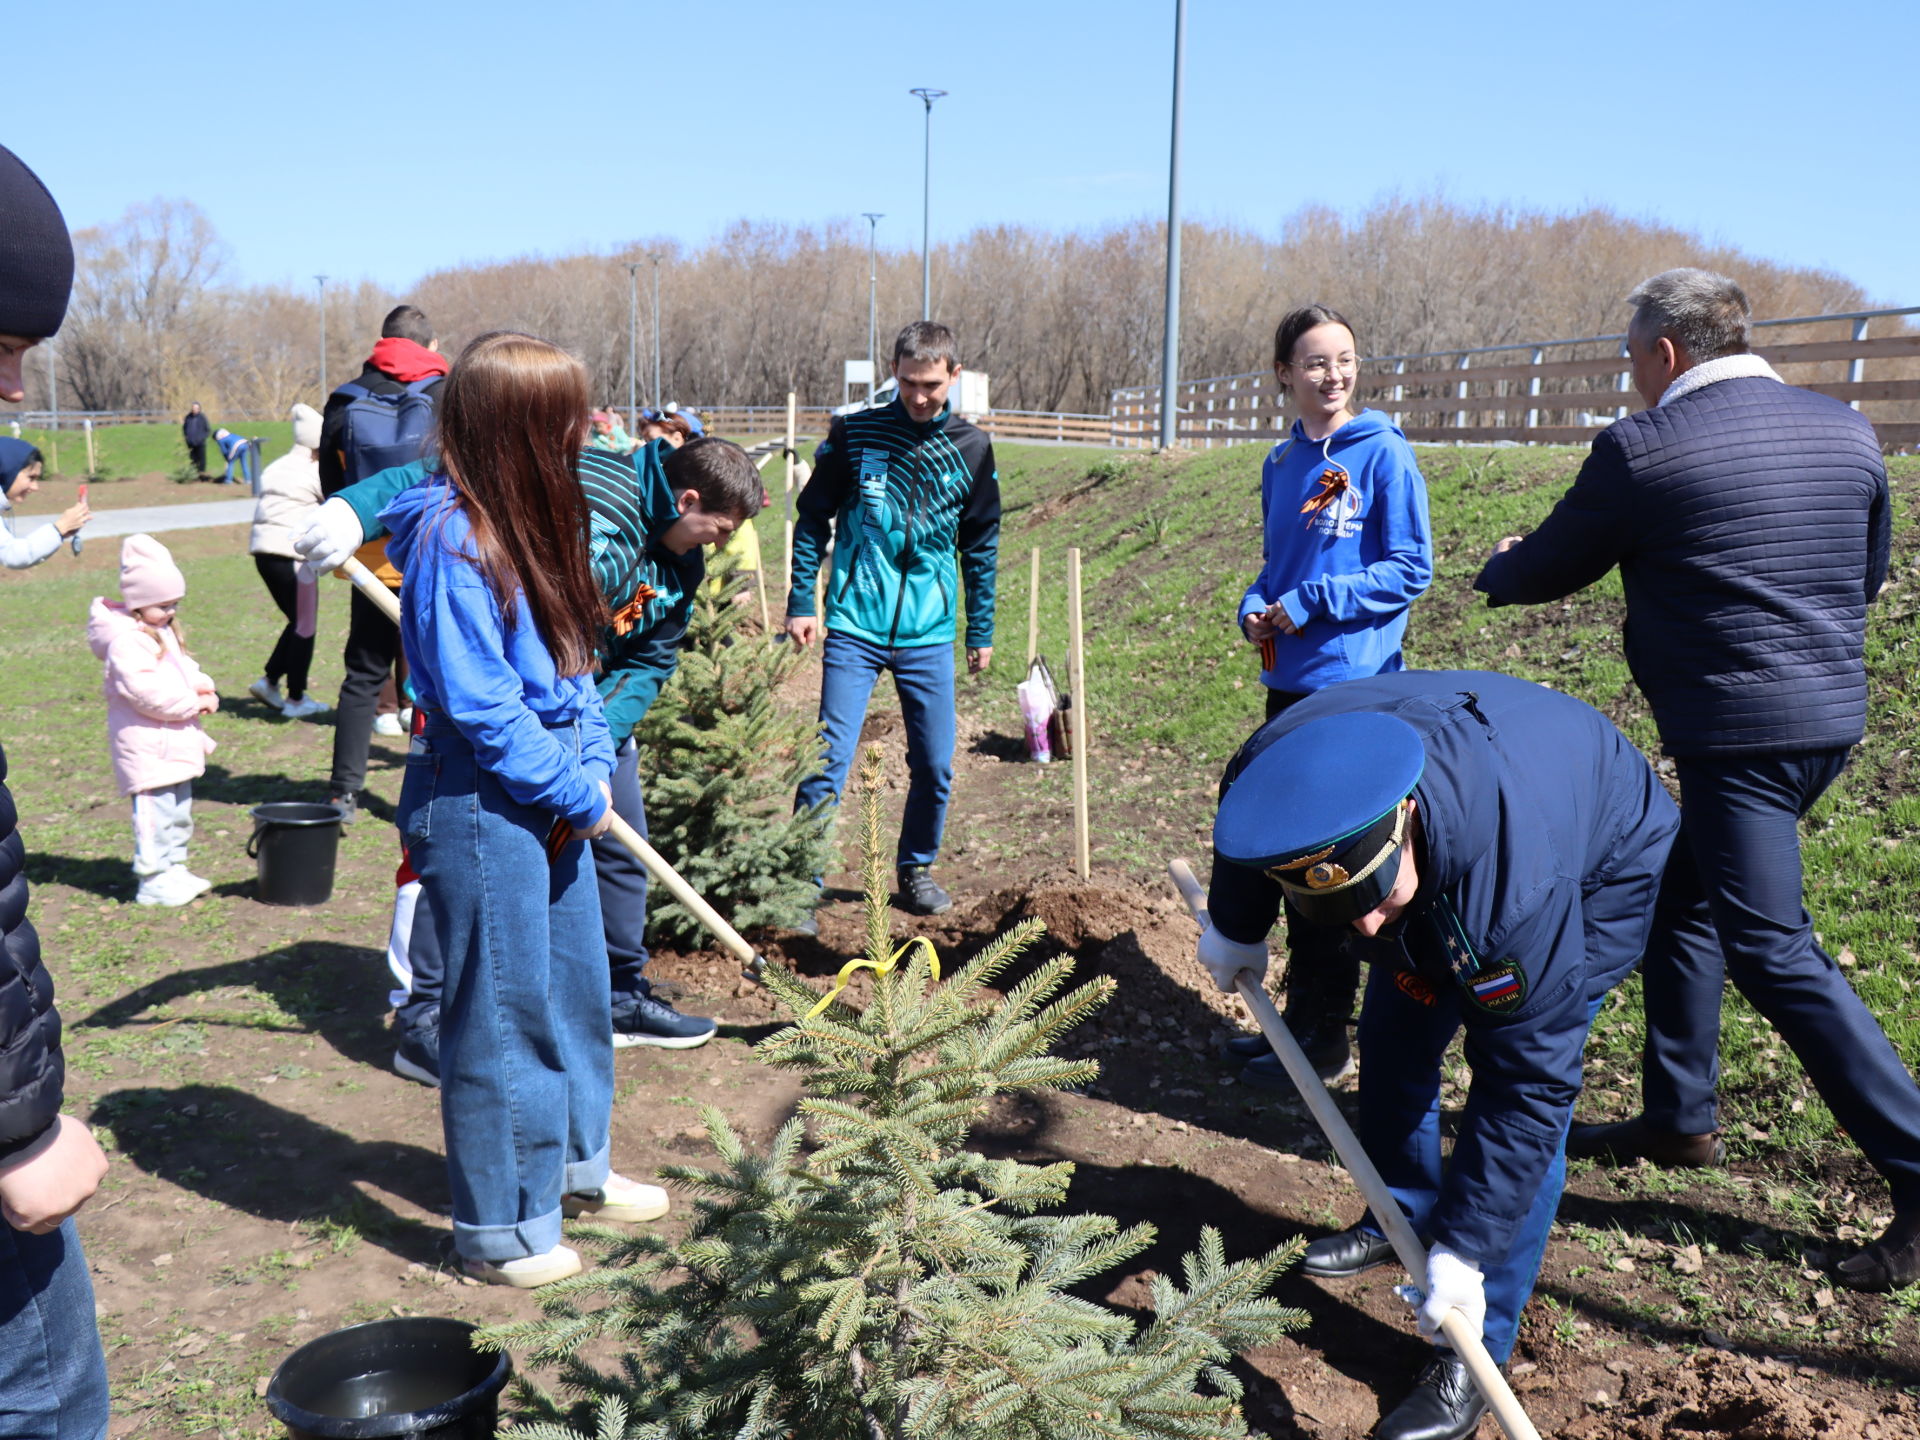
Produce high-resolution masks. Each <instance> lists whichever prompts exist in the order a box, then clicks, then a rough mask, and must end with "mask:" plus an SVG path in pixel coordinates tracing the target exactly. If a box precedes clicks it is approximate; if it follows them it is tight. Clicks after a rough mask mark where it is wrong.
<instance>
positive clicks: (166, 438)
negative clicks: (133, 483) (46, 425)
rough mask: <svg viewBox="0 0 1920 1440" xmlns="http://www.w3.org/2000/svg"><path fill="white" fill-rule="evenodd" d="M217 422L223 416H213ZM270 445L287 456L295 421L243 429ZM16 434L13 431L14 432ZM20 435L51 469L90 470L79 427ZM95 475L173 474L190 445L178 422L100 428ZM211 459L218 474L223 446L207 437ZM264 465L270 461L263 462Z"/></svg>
mask: <svg viewBox="0 0 1920 1440" xmlns="http://www.w3.org/2000/svg"><path fill="white" fill-rule="evenodd" d="M213 423H214V425H215V426H218V425H219V424H220V420H219V418H218V417H217V416H216V417H213ZM240 428H241V430H242V431H243V432H244V433H245V434H247V435H251V436H256V437H258V438H260V439H262V440H264V441H266V444H265V445H263V446H262V447H261V454H262V456H263V457H264V459H265V460H271V459H273V458H274V457H275V456H277V455H284V454H286V452H287V451H288V450H289V449H290V448H291V447H292V445H293V422H292V421H290V420H275V421H269V422H267V423H264V424H250V425H245V426H242V427H240ZM9 433H11V432H9ZM20 438H21V439H22V440H25V441H27V442H28V443H30V444H33V445H37V446H39V447H40V451H41V453H42V454H43V455H46V456H47V457H48V460H49V463H48V465H47V469H48V470H49V471H51V472H52V473H54V474H56V475H64V476H66V477H67V478H69V479H74V480H78V479H80V478H82V475H83V473H84V472H85V470H86V468H87V441H86V436H85V435H84V434H82V432H80V431H78V430H69V429H62V430H59V431H57V432H56V431H50V430H38V429H32V428H27V429H23V430H21V432H20ZM93 448H94V465H95V469H94V473H95V475H97V476H99V477H101V478H107V477H112V478H115V479H118V478H120V477H121V476H132V475H145V474H149V473H152V472H154V471H159V472H160V473H162V474H167V475H171V474H173V472H174V471H176V470H178V469H180V467H181V466H183V465H185V464H186V463H187V447H186V445H185V443H184V442H183V441H182V440H181V439H180V426H179V424H178V422H174V423H172V424H163V425H109V426H103V427H102V428H101V429H99V430H96V431H94V436H93ZM207 460H208V463H209V464H211V465H212V467H213V473H214V474H216V475H218V474H219V473H220V469H221V464H222V462H221V459H220V447H219V446H218V445H215V444H214V443H213V441H212V439H211V438H209V439H208V441H207ZM263 463H264V462H263Z"/></svg>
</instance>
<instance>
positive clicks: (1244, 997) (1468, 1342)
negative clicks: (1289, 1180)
mask: <svg viewBox="0 0 1920 1440" xmlns="http://www.w3.org/2000/svg"><path fill="white" fill-rule="evenodd" d="M1077 703H1078V702H1076V704H1077ZM1167 871H1168V873H1169V874H1170V875H1172V876H1173V883H1174V888H1176V889H1177V890H1179V892H1180V898H1181V899H1183V900H1185V901H1186V902H1187V909H1188V910H1189V911H1191V912H1192V914H1193V918H1194V921H1195V923H1196V924H1198V925H1199V926H1200V928H1201V929H1202V930H1204V929H1206V928H1207V897H1206V892H1205V891H1203V890H1201V888H1200V882H1199V881H1198V880H1196V879H1195V878H1194V874H1193V867H1192V866H1190V865H1188V864H1187V862H1186V861H1184V860H1175V861H1172V862H1171V863H1169V864H1168V866H1167ZM1236 988H1237V989H1238V991H1239V995H1240V1001H1241V1003H1242V1004H1243V1005H1245V1006H1246V1007H1247V1011H1248V1013H1249V1014H1251V1015H1252V1016H1253V1018H1254V1019H1255V1020H1257V1021H1259V1022H1260V1033H1261V1034H1263V1035H1265V1036H1266V1037H1267V1044H1269V1045H1271V1046H1272V1047H1273V1053H1274V1054H1275V1055H1277V1056H1278V1057H1279V1058H1280V1063H1281V1065H1282V1066H1284V1067H1285V1069H1286V1072H1287V1078H1288V1079H1289V1080H1291V1081H1293V1088H1294V1089H1296V1090H1298V1091H1299V1092H1300V1098H1301V1099H1302V1100H1304V1101H1306V1102H1307V1109H1308V1110H1310V1111H1311V1112H1312V1113H1313V1118H1314V1121H1315V1123H1316V1124H1318V1125H1319V1126H1320V1133H1321V1134H1323V1135H1325V1136H1326V1137H1327V1143H1328V1144H1329V1145H1331V1146H1333V1153H1334V1154H1336V1155H1338V1156H1339V1157H1340V1163H1341V1164H1342V1165H1344V1166H1346V1167H1347V1173H1348V1174H1349V1175H1351V1176H1353V1180H1354V1183H1355V1184H1356V1185H1358V1186H1359V1187H1360V1193H1361V1194H1362V1195H1364V1196H1365V1197H1366V1200H1367V1205H1368V1208H1369V1209H1371V1210H1372V1211H1373V1218H1374V1219H1375V1220H1377V1221H1378V1222H1379V1223H1380V1227H1381V1228H1382V1229H1383V1230H1385V1231H1386V1232H1387V1239H1389V1240H1391V1241H1392V1242H1393V1253H1394V1254H1395V1255H1396V1256H1398V1257H1399V1260H1400V1263H1401V1264H1402V1265H1403V1266H1405V1267H1406V1271H1407V1274H1409V1275H1410V1276H1412V1277H1413V1281H1414V1283H1415V1284H1416V1285H1424V1284H1426V1283H1427V1251H1426V1247H1425V1246H1423V1245H1422V1244H1421V1243H1420V1241H1419V1239H1418V1237H1416V1236H1415V1235H1414V1233H1413V1227H1412V1226H1411V1225H1409V1224H1408V1223H1407V1217H1406V1216H1405V1215H1404V1214H1403V1213H1402V1212H1401V1209H1400V1206H1399V1204H1398V1202H1397V1201H1395V1200H1394V1198H1393V1192H1392V1191H1391V1190H1389V1189H1388V1188H1387V1182H1386V1181H1385V1180H1382V1179H1381V1178H1380V1172H1379V1171H1378V1170H1376V1169H1375V1168H1374V1165H1373V1161H1372V1160H1371V1159H1369V1158H1368V1156H1367V1152H1366V1151H1365V1150H1364V1149H1362V1148H1361V1145H1360V1137H1359V1136H1357V1135H1355V1134H1354V1133H1353V1129H1352V1127H1351V1126H1349V1125H1348V1124H1347V1117H1346V1116H1344V1115H1342V1114H1341V1113H1340V1107H1339V1106H1337V1105H1335V1104H1334V1103H1333V1096H1332V1095H1331V1094H1329V1093H1328V1091H1327V1087H1326V1086H1325V1085H1323V1084H1321V1083H1320V1077H1319V1075H1318V1074H1317V1073H1315V1071H1314V1068H1313V1062H1312V1061H1310V1060H1308V1059H1307V1056H1306V1052H1305V1051H1303V1050H1302V1049H1301V1048H1300V1042H1299V1041H1297V1040H1295V1039H1294V1038H1293V1032H1292V1031H1291V1030H1289V1029H1287V1022H1286V1021H1284V1020H1282V1019H1281V1018H1280V1012H1279V1011H1278V1010H1276V1009H1274V1008H1273V1001H1271V1000H1269V999H1268V998H1267V992H1266V991H1265V990H1262V989H1261V988H1260V987H1259V986H1258V985H1254V984H1250V983H1248V982H1247V981H1246V980H1244V979H1242V980H1241V982H1240V984H1239V985H1238V986H1237V987H1236ZM1440 1333H1441V1334H1442V1335H1444V1336H1445V1337H1446V1340H1447V1344H1449V1345H1451V1346H1452V1347H1453V1353H1454V1354H1456V1355H1458V1356H1459V1357H1460V1358H1461V1359H1462V1360H1464V1361H1466V1363H1467V1372H1468V1373H1469V1374H1470V1375H1472V1376H1473V1383H1474V1384H1475V1385H1476V1386H1478V1387H1479V1389H1480V1393H1481V1394H1482V1395H1484V1396H1486V1397H1487V1404H1488V1405H1489V1406H1490V1407H1491V1408H1492V1410H1493V1414H1494V1418H1495V1419H1496V1420H1498V1421H1499V1422H1500V1428H1501V1429H1503V1430H1505V1431H1506V1432H1507V1434H1508V1435H1509V1436H1511V1437H1512V1440H1540V1432H1539V1431H1538V1430H1536V1429H1534V1427H1533V1422H1532V1421H1531V1420H1529V1419H1528V1418H1527V1412H1526V1411H1524V1410H1522V1409H1521V1408H1520V1402H1519V1400H1518V1399H1516V1398H1515V1397H1514V1393H1513V1391H1512V1389H1511V1388H1510V1387H1509V1386H1508V1385H1507V1377H1506V1376H1504V1375H1502V1374H1501V1373H1500V1367H1499V1366H1498V1365H1496V1364H1494V1363H1493V1357H1492V1356H1491V1355H1489V1354H1488V1353H1487V1347H1486V1346H1485V1345H1483V1344H1482V1343H1481V1342H1480V1337H1479V1336H1478V1335H1476V1334H1474V1333H1473V1331H1472V1330H1470V1329H1469V1328H1468V1327H1467V1322H1466V1319H1465V1317H1463V1316H1462V1315H1461V1314H1460V1312H1459V1311H1458V1310H1449V1311H1448V1312H1447V1313H1446V1314H1445V1315H1443V1316H1442V1317H1441V1318H1440Z"/></svg>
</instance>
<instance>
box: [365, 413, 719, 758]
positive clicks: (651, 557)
mask: <svg viewBox="0 0 1920 1440" xmlns="http://www.w3.org/2000/svg"><path fill="white" fill-rule="evenodd" d="M666 454H667V445H666V441H664V440H656V441H653V442H652V443H651V444H648V445H643V446H641V447H640V448H639V449H638V450H637V451H635V452H634V453H633V454H632V455H613V454H609V453H608V452H606V451H604V450H593V449H587V450H582V451H581V452H580V460H579V463H578V465H577V466H576V468H575V473H576V474H577V475H578V476H579V478H580V488H581V489H582V490H584V491H585V492H586V496H587V508H588V510H589V511H590V512H591V515H590V523H591V525H592V528H593V535H592V540H591V542H590V544H591V549H592V556H593V578H594V581H595V582H596V583H597V584H598V585H599V587H600V593H601V595H602V596H604V597H605V599H606V602H607V609H608V610H609V611H611V612H612V614H613V615H614V617H615V621H616V623H615V624H614V625H613V626H611V627H609V628H608V629H607V630H605V631H603V632H602V634H601V643H600V657H601V670H600V678H599V680H598V681H597V682H596V688H597V689H598V690H599V692H600V700H601V704H602V705H603V706H604V707H605V709H606V713H607V728H608V729H609V730H610V731H612V732H613V743H614V746H615V747H616V748H618V747H619V746H620V745H621V744H622V743H624V742H625V740H626V738H627V737H628V736H629V735H631V734H632V733H633V728H634V726H636V725H638V724H639V723H640V718H641V717H642V716H643V715H645V714H646V713H647V710H648V708H649V707H650V706H651V705H652V704H653V702H654V698H655V697H656V696H658V695H659V693H660V687H661V686H663V685H665V684H666V683H667V681H668V680H670V679H671V678H672V677H673V672H674V670H675V668H676V667H677V666H678V665H679V664H680V641H681V640H682V638H684V637H685V635H686V633H687V619H688V617H689V616H690V615H692V613H693V597H694V594H695V592H696V591H697V590H699V588H700V582H701V581H702V580H704V579H705V578H706V575H707V560H706V553H705V551H704V550H702V548H701V547H700V546H698V545H696V546H694V548H693V549H691V550H689V551H687V553H686V554H684V555H676V554H674V553H673V552H672V551H671V550H668V549H667V548H666V547H665V546H663V545H662V544H661V543H660V537H661V536H663V535H665V534H666V532H667V530H668V528H669V527H670V526H671V525H672V524H673V522H674V521H675V520H677V519H679V518H680V511H679V509H678V507H677V506H676V505H675V504H674V499H673V491H672V489H671V488H670V487H669V486H668V484H667V473H666V470H665V469H664V468H663V466H662V461H663V460H664V459H665V457H666ZM429 473H430V465H429V462H428V461H425V460H419V461H415V462H414V463H413V464H411V465H400V466H396V467H395V468H394V469H391V470H382V471H381V472H380V473H379V474H377V475H373V476H370V477H369V478H367V479H365V480H363V481H361V482H360V483H359V484H358V485H351V486H348V487H347V488H346V489H345V490H342V491H341V492H340V493H339V495H338V496H337V497H336V498H338V499H341V500H344V501H346V502H347V503H348V504H349V505H351V506H352V507H353V513H354V514H355V515H357V516H359V517H360V525H361V528H362V529H363V530H365V531H366V535H367V539H369V540H377V539H378V538H379V537H380V536H382V535H384V534H385V533H386V526H385V525H384V524H382V523H381V521H380V512H381V511H382V510H384V509H386V507H387V506H388V505H390V504H392V503H393V500H394V497H395V496H397V495H399V494H400V492H401V491H403V490H406V489H409V488H410V487H412V486H415V485H418V484H420V483H421V482H422V481H424V480H425V479H426V478H427V476H428V474H429ZM648 591H651V592H652V593H651V595H647V597H646V598H644V599H642V598H640V597H642V596H643V595H646V592H648Z"/></svg>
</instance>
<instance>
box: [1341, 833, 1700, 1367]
mask: <svg viewBox="0 0 1920 1440" xmlns="http://www.w3.org/2000/svg"><path fill="white" fill-rule="evenodd" d="M1665 839H1666V837H1665V835H1664V834H1663V835H1662V836H1661V837H1660V840H1659V843H1658V844H1657V846H1655V847H1654V848H1653V849H1651V850H1648V851H1646V852H1645V853H1644V854H1643V856H1642V857H1641V859H1639V860H1637V861H1629V862H1628V864H1627V865H1626V866H1624V867H1623V871H1622V873H1620V874H1619V875H1617V876H1616V877H1615V878H1614V879H1613V880H1612V881H1611V882H1610V883H1607V884H1604V885H1600V886H1597V887H1595V888H1593V889H1591V890H1590V891H1589V892H1588V893H1587V894H1586V896H1585V899H1584V903H1583V905H1582V907H1581V908H1582V916H1581V919H1582V928H1583V930H1584V932H1585V935H1586V942H1587V946H1586V948H1587V974H1588V982H1587V1024H1588V1025H1592V1024H1593V1017H1594V1016H1595V1015H1596V1014H1598V1013H1599V1011H1600V1006H1601V1004H1602V1002H1604V1001H1605V1000H1606V998H1607V992H1608V991H1609V990H1611V989H1612V988H1613V987H1614V986H1616V985H1618V984H1619V983H1620V982H1621V981H1622V980H1624V979H1626V978H1627V976H1628V975H1630V974H1632V973H1633V968H1634V966H1635V964H1636V963H1637V962H1638V961H1639V959H1640V955H1641V951H1642V950H1643V949H1644V948H1645V944H1646V938H1647V930H1648V927H1649V926H1650V925H1651V923H1652V911H1653V899H1654V895H1655V893H1656V891H1657V889H1658V886H1659V881H1660V872H1659V864H1660V861H1661V860H1662V859H1663V858H1664V857H1665V855H1666V843H1665ZM1370 971H1371V973H1370V974H1369V975H1368V976H1367V993H1366V998H1365V1000H1364V1001H1363V1002H1362V1005H1361V1009H1360V1144H1361V1147H1362V1148H1363V1149H1364V1150H1365V1151H1366V1152H1367V1157H1368V1158H1369V1159H1370V1160H1372V1161H1373V1163H1374V1164H1375V1166H1377V1167H1378V1168H1379V1171H1380V1177H1381V1179H1383V1180H1385V1181H1386V1182H1387V1188H1388V1189H1389V1190H1390V1191H1392V1193H1393V1198H1394V1200H1395V1201H1396V1202H1398V1204H1399V1206H1400V1209H1401V1210H1402V1211H1403V1212H1404V1213H1405V1215H1406V1217H1407V1220H1408V1222H1409V1223H1410V1224H1412V1226H1413V1229H1414V1233H1416V1234H1418V1235H1421V1236H1422V1237H1425V1236H1426V1235H1427V1233H1428V1226H1429V1223H1430V1222H1431V1220H1432V1216H1433V1212H1434V1209H1435V1207H1436V1206H1437V1205H1438V1204H1439V1201H1440V1188H1441V1184H1442V1177H1443V1169H1444V1167H1443V1166H1442V1164H1441V1159H1440V1062H1441V1058H1442V1057H1443V1056H1444V1055H1445V1054H1446V1051H1447V1045H1448V1042H1450V1041H1451V1040H1452V1039H1453V1035H1454V1032H1455V1031H1456V1030H1458V1029H1459V1028H1460V1013H1461V1008H1460V1007H1461V1000H1460V994H1459V990H1458V988H1457V987H1456V986H1454V985H1453V984H1452V983H1451V982H1447V983H1446V984H1445V985H1444V986H1443V985H1442V984H1435V985H1434V986H1433V987H1432V988H1433V990H1434V991H1435V992H1436V994H1435V996H1434V1000H1435V1003H1434V1004H1433V1005H1431V1006H1429V1005H1424V1004H1422V1003H1420V1002H1419V1001H1417V1000H1415V999H1413V998H1411V997H1410V996H1408V995H1407V994H1405V993H1404V992H1403V991H1402V990H1401V989H1400V987H1399V986H1398V985H1396V984H1394V982H1393V967H1391V966H1389V965H1385V964H1377V965H1373V966H1371V967H1370ZM1467 1056H1468V1060H1469V1062H1470V1063H1471V1062H1472V1060H1473V1043H1472V1037H1471V1035H1469V1037H1468V1044H1467ZM1572 1118H1573V1107H1572V1106H1571V1105H1569V1106H1568V1107H1567V1112H1566V1113H1565V1114H1564V1115H1562V1116H1561V1117H1560V1133H1559V1134H1558V1136H1556V1137H1555V1139H1554V1141H1553V1159H1552V1161H1551V1162H1550V1163H1549V1164H1548V1166H1547V1173H1546V1174H1545V1176H1543V1177H1542V1179H1541V1181H1540V1188H1539V1189H1538V1190H1536V1191H1535V1192H1534V1195H1533V1204H1532V1205H1531V1206H1529V1207H1528V1209H1527V1213H1526V1215H1525V1216H1524V1217H1523V1218H1522V1219H1521V1221H1520V1224H1519V1226H1518V1227H1517V1228H1516V1229H1515V1231H1514V1234H1513V1240H1512V1243H1511V1244H1510V1245H1509V1246H1508V1247H1507V1253H1506V1254H1505V1255H1494V1256H1487V1255H1476V1256H1471V1257H1469V1258H1471V1259H1475V1260H1478V1261H1479V1262H1480V1273H1481V1277H1482V1279H1483V1282H1484V1284H1485V1290H1486V1299H1487V1319H1486V1329H1485V1333H1484V1336H1483V1338H1484V1340H1485V1342H1486V1346H1487V1353H1488V1354H1490V1355H1492V1356H1493V1358H1494V1360H1495V1361H1496V1362H1498V1363H1502V1364H1504V1363H1505V1361H1506V1359H1507V1357H1508V1356H1509V1355H1511V1354H1512V1353H1513V1341H1514V1336H1515V1334H1516V1333H1517V1332H1518V1330H1519V1328H1520V1312H1521V1311H1522V1310H1523V1309H1525V1308H1526V1303H1527V1301H1528V1299H1529V1298H1531V1296H1532V1295H1533V1282H1534V1281H1535V1280H1536V1279H1537V1278H1538V1277H1539V1274H1540V1260H1541V1257H1542V1256H1543V1255H1545V1254H1546V1250H1547V1233H1548V1231H1550V1230H1551V1229H1552V1228H1553V1217H1554V1214H1555V1212H1556V1211H1558V1210H1559V1208H1560V1192H1561V1191H1562V1190H1563V1189H1565V1188H1566V1183H1567V1152H1566V1139H1567V1123H1568V1122H1569V1121H1570V1120H1572ZM1361 1223H1362V1225H1364V1226H1365V1227H1366V1228H1367V1229H1369V1230H1371V1231H1373V1232H1374V1233H1375V1234H1379V1233H1381V1231H1380V1227H1379V1226H1378V1225H1377V1224H1376V1223H1375V1222H1374V1219H1373V1217H1372V1216H1371V1215H1369V1216H1367V1218H1366V1219H1365V1220H1363V1221H1362V1222H1361ZM1414 1278H1415V1282H1416V1283H1418V1284H1422V1285H1424V1284H1425V1283H1426V1280H1425V1277H1424V1276H1416V1277H1414Z"/></svg>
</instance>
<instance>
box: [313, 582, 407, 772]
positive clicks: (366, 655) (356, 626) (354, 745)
mask: <svg viewBox="0 0 1920 1440" xmlns="http://www.w3.org/2000/svg"><path fill="white" fill-rule="evenodd" d="M399 653H400V627H399V626H398V625H396V624H394V623H393V621H391V620H389V619H387V617H386V616H385V615H382V614H381V613H380V611H379V610H378V609H377V608H376V607H375V605H374V603H373V602H372V601H371V600H369V599H367V597H366V596H364V595H362V594H361V593H360V592H359V591H358V590H355V591H353V593H352V597H351V598H350V599H349V601H348V605H347V648H346V653H345V654H344V655H343V656H342V657H341V658H342V661H343V663H344V664H345V665H346V670H347V674H346V678H345V679H343V680H342V681H341V682H340V708H339V710H338V711H337V712H336V714H335V720H334V726H333V777H332V781H331V784H330V788H331V789H332V791H333V793H334V794H336V795H358V794H359V793H360V792H361V791H362V790H363V789H365V788H366V784H367V748H368V747H369V746H370V745H372V743H373V715H374V709H375V706H376V705H377V703H378V701H379V699H380V686H381V685H382V684H383V683H385V681H386V678H387V675H388V673H389V672H390V671H391V670H392V669H393V662H394V659H395V657H396V656H398V655H399Z"/></svg>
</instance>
